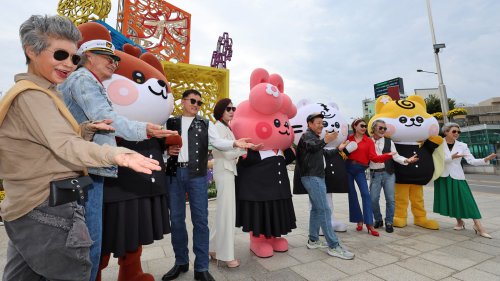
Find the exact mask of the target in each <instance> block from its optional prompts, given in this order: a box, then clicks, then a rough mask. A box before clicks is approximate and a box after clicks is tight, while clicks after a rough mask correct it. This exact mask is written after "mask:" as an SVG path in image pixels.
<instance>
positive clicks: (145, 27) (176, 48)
mask: <svg viewBox="0 0 500 281" xmlns="http://www.w3.org/2000/svg"><path fill="white" fill-rule="evenodd" d="M122 5H123V6H122ZM117 29H118V30H119V31H121V32H122V33H123V34H125V36H127V37H128V38H130V39H131V40H132V41H134V42H135V43H137V44H138V45H140V46H141V47H143V48H144V49H146V50H147V51H149V52H152V53H154V54H157V55H159V56H158V57H159V58H160V59H161V60H166V61H171V62H184V63H189V46H190V45H189V44H190V34H191V14H189V13H187V12H185V11H183V10H181V9H179V8H178V7H176V6H174V5H172V4H169V3H167V2H166V1H163V0H148V1H145V0H121V2H120V5H119V7H118V19H117Z"/></svg>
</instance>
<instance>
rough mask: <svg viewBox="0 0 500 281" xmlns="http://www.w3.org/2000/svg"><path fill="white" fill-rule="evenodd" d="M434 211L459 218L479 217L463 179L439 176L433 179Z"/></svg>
mask: <svg viewBox="0 0 500 281" xmlns="http://www.w3.org/2000/svg"><path fill="white" fill-rule="evenodd" d="M433 209H434V213H439V214H441V215H443V216H449V217H452V218H459V219H480V218H481V213H480V212H479V209H478V208H477V204H476V201H475V200H474V196H472V192H471V191H470V188H469V185H468V184H467V181H465V180H456V179H452V178H451V177H450V176H448V177H446V178H444V177H439V178H438V179H437V180H435V181H434V208H433Z"/></svg>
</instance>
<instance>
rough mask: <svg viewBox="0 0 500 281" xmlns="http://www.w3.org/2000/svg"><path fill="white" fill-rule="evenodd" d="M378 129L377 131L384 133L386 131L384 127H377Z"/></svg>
mask: <svg viewBox="0 0 500 281" xmlns="http://www.w3.org/2000/svg"><path fill="white" fill-rule="evenodd" d="M378 129H379V130H380V131H385V130H387V128H386V127H378Z"/></svg>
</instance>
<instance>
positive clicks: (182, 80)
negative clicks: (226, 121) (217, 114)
mask: <svg viewBox="0 0 500 281" xmlns="http://www.w3.org/2000/svg"><path fill="white" fill-rule="evenodd" d="M163 69H165V74H166V76H167V78H168V82H169V83H170V87H171V88H172V94H174V100H175V105H174V106H175V109H174V113H173V114H174V115H179V114H182V110H181V100H182V93H183V92H184V91H186V90H188V89H196V90H198V91H199V92H200V93H201V95H202V97H203V105H202V106H201V109H200V115H202V116H204V117H205V118H209V119H210V120H212V121H213V122H215V121H216V120H214V117H213V108H214V107H215V104H216V103H217V101H218V100H219V99H222V98H227V97H229V70H227V69H215V68H213V67H209V66H201V65H193V64H185V63H170V62H163Z"/></svg>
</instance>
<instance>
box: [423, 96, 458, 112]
mask: <svg viewBox="0 0 500 281" xmlns="http://www.w3.org/2000/svg"><path fill="white" fill-rule="evenodd" d="M425 104H426V105H427V112H428V113H431V114H432V113H435V112H442V111H443V110H442V109H441V100H440V99H439V98H438V97H437V96H435V95H430V96H428V97H426V98H425ZM454 108H455V100H454V99H450V98H448V109H449V110H452V109H454Z"/></svg>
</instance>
